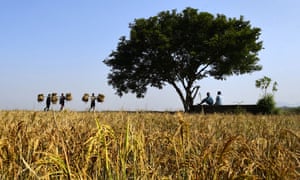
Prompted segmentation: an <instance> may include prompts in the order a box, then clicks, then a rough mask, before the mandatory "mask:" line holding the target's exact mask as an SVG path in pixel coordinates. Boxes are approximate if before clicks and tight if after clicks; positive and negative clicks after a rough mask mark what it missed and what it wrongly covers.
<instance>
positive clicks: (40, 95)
mask: <svg viewBox="0 0 300 180" xmlns="http://www.w3.org/2000/svg"><path fill="white" fill-rule="evenodd" d="M37 101H38V102H43V101H44V94H39V95H38V96H37Z"/></svg>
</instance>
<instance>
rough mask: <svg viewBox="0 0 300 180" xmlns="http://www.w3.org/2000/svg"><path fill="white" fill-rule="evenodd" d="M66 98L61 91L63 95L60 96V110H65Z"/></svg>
mask: <svg viewBox="0 0 300 180" xmlns="http://www.w3.org/2000/svg"><path fill="white" fill-rule="evenodd" d="M65 100H66V97H65V96H64V93H61V96H60V98H59V104H60V111H62V110H64V106H65Z"/></svg>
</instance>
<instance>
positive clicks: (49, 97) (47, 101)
mask: <svg viewBox="0 0 300 180" xmlns="http://www.w3.org/2000/svg"><path fill="white" fill-rule="evenodd" d="M50 104H51V95H50V94H48V96H47V99H46V107H45V108H44V111H49V110H50Z"/></svg>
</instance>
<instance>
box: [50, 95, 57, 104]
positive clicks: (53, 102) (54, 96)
mask: <svg viewBox="0 0 300 180" xmlns="http://www.w3.org/2000/svg"><path fill="white" fill-rule="evenodd" d="M57 101H58V97H57V93H52V96H51V102H52V104H56V103H57Z"/></svg>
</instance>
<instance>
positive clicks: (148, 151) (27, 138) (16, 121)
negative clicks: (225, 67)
mask: <svg viewBox="0 0 300 180" xmlns="http://www.w3.org/2000/svg"><path fill="white" fill-rule="evenodd" d="M0 119H1V125H0V179H300V115H277V116H263V115H257V116H255V115H249V114H236V115H223V114H211V115H203V114H184V113H147V112H139V113H128V112H96V113H88V112H30V111H0Z"/></svg>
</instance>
